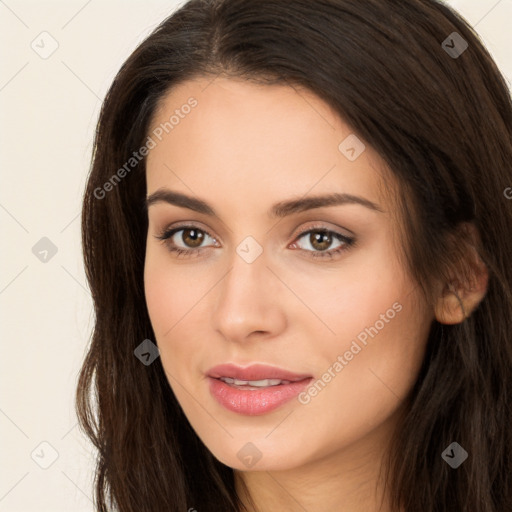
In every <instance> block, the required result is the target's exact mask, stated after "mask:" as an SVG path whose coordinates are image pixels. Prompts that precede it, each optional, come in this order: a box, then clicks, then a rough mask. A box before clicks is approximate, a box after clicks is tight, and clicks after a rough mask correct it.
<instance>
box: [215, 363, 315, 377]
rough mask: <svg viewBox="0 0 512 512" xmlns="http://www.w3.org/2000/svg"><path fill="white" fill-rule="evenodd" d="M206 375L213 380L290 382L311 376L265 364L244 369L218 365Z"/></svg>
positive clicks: (229, 365)
mask: <svg viewBox="0 0 512 512" xmlns="http://www.w3.org/2000/svg"><path fill="white" fill-rule="evenodd" d="M207 375H208V377H213V378H214V379H219V378H220V377H230V378H232V379H239V380H262V379H281V380H290V381H298V380H304V379H307V378H309V377H311V375H306V374H297V373H292V372H289V371H288V370H283V369H281V368H277V367H275V366H267V365H265V364H252V365H251V366H247V367H245V368H242V367H241V366H236V365H234V364H220V365H218V366H214V367H213V368H210V370H208V372H207Z"/></svg>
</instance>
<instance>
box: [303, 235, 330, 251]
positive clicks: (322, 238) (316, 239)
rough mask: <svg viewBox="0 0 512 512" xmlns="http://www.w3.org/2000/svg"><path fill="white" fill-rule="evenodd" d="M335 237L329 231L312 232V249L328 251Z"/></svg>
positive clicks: (310, 238) (310, 240) (310, 237)
mask: <svg viewBox="0 0 512 512" xmlns="http://www.w3.org/2000/svg"><path fill="white" fill-rule="evenodd" d="M332 241H333V237H332V236H331V235H330V234H329V233H328V232H327V231H312V232H311V233H310V235H309V243H310V244H311V247H313V248H314V249H316V250H318V251H326V250H327V249H329V247H330V245H331V244H332Z"/></svg>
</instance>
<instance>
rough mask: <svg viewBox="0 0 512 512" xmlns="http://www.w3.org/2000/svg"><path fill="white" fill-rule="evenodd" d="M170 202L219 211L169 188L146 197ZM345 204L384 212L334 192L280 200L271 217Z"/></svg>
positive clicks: (149, 201) (200, 210) (151, 202)
mask: <svg viewBox="0 0 512 512" xmlns="http://www.w3.org/2000/svg"><path fill="white" fill-rule="evenodd" d="M162 202H163V203H168V204H172V205H174V206H179V207H181V208H188V209H189V210H194V211H195V212H198V213H202V214H204V215H209V216H212V217H217V218H219V216H218V215H217V213H216V212H215V210H214V209H213V207H212V206H210V205H209V204H208V203H207V202H206V201H203V200H201V199H197V198H195V197H191V196H187V195H186V194H182V193H181V192H175V191H172V190H169V189H167V188H161V189H158V190H157V191H156V192H154V193H152V194H151V195H150V196H148V197H147V199H146V208H147V209H148V208H149V207H150V206H152V205H154V204H156V203H162ZM344 204H359V205H361V206H364V207H365V208H369V209H370V210H373V211H376V212H380V213H383V210H382V209H381V208H380V206H379V205H377V204H376V203H373V202H372V201H370V200H368V199H365V198H364V197H359V196H354V195H352V194H340V193H332V194H326V195H318V196H309V197H302V198H300V199H291V200H287V201H280V202H279V203H276V204H274V205H273V206H272V208H271V209H270V211H269V216H270V217H271V218H277V217H279V218H282V217H287V216H289V215H293V214H295V213H300V212H304V211H307V210H312V209H314V208H322V207H324V206H339V205H344Z"/></svg>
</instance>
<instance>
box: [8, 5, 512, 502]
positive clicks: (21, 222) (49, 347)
mask: <svg viewBox="0 0 512 512" xmlns="http://www.w3.org/2000/svg"><path fill="white" fill-rule="evenodd" d="M448 3H450V4H452V5H453V6H454V7H456V8H457V9H458V10H459V11H460V12H461V13H462V14H463V15H464V16H465V17H466V19H467V20H468V21H469V22H470V23H471V24H473V25H474V26H475V25H476V29H477V31H478V32H479V34H480V35H481V36H482V38H483V40H484V42H485V43H486V45H487V46H488V48H489V50H490V51H491V53H492V54H493V55H494V57H495V59H496V60H497V62H498V65H499V66H500V67H501V69H502V71H503V72H504V74H505V75H506V76H507V79H508V80H509V83H510V80H511V79H512V52H511V48H512V37H511V33H510V31H509V26H508V25H509V23H510V20H512V0H501V1H497V0H453V1H451V2H448ZM177 4H178V3H177V2H176V1H173V0H168V1H162V0H161V1H156V0H151V1H144V2H142V1H137V2H135V1H131V2H128V1H126V0H125V1H124V2H122V1H105V0H103V1H100V0H89V1H87V0H72V1H70V0H68V1H60V2H57V1H54V2H45V1H41V0H39V1H36V0H33V1H22V0H17V1H16V0H5V1H2V0H0V34H2V35H1V38H2V45H1V49H0V52H1V61H2V65H1V68H0V108H1V111H2V115H1V121H0V130H1V131H0V141H1V146H0V147H1V151H0V169H1V173H2V188H1V192H0V223H1V228H2V238H3V243H2V251H1V256H2V265H1V270H0V308H1V313H0V314H1V323H0V326H1V334H2V351H1V357H0V376H1V377H0V379H1V386H0V434H1V435H0V439H1V442H0V450H1V451H0V460H1V461H2V465H1V473H0V512H4V511H9V512H21V511H23V512H32V511H33V512H36V511H37V512H46V511H51V512H60V511H63V512H64V511H65V512H70V511H77V512H81V511H92V510H93V506H92V502H91V498H90V497H91V494H92V493H91V482H92V477H93V453H94V452H93V450H92V448H91V447H90V446H89V444H88V442H87V441H86V440H85V439H84V438H83V437H82V436H81V434H80V432H79V430H78V428H76V419H75V416H74V410H73V399H74V391H75V385H76V377H77V372H78V369H79V366H80V363H81V361H82V358H83V355H84V351H85V347H86V345H87V342H88V339H89V335H90V332H91V325H92V304H91V297H90V294H89V291H88V289H87V285H86V281H85V276H84V272H83V268H82V260H81V249H80V222H79V214H80V202H81V197H82V191H83V188H84V185H85V179H86V174H87V171H88V167H89V160H90V155H91V148H92V135H93V131H94V128H95V122H96V119H97V116H98V112H99V108H100V105H101V100H102V99H103V97H104V95H105V92H106V90H107V88H108V86H109V84H110V83H111V81H112V79H113V78H114V76H115V74H116V72H117V70H118V69H119V67H120V65H121V64H122V62H123V61H124V60H125V59H126V58H127V57H128V56H129V54H130V53H131V52H132V51H133V50H134V49H135V47H136V46H137V44H138V43H139V42H140V41H141V40H142V39H143V38H144V37H145V36H146V35H147V34H148V33H149V32H150V31H151V30H152V29H153V28H154V27H155V26H156V25H157V24H158V23H159V22H160V21H162V20H163V19H164V18H165V17H166V16H167V15H168V14H170V12H171V11H172V10H173V9H174V8H175V6H176V5H177ZM43 31H46V32H47V33H48V34H49V35H42V36H40V34H41V33H42V32H43ZM41 39H43V42H41ZM33 41H34V43H33ZM56 44H58V48H57V50H56V51H55V52H54V53H53V54H52V55H51V56H49V57H48V58H46V59H44V58H41V56H40V54H43V56H46V55H44V52H45V51H46V52H48V51H49V50H51V49H52V45H56ZM31 45H33V46H35V48H34V49H33V48H32V47H31ZM36 50H37V52H36ZM511 186H512V184H511ZM43 237H47V238H48V239H49V240H51V242H52V244H53V245H54V246H55V248H56V249H57V252H56V254H55V255H53V256H52V253H51V252H49V253H48V254H47V255H45V253H44V250H45V246H44V243H45V242H40V243H42V244H43V245H42V246H41V247H39V246H38V247H39V249H38V251H36V253H37V252H39V251H42V252H39V258H44V257H46V258H47V260H48V261H46V262H42V261H40V259H38V257H36V255H35V254H34V253H33V251H32V248H33V247H34V246H35V245H36V243H38V242H39V241H40V239H41V238H43ZM41 443H46V444H43V445H41ZM54 459H55V460H54ZM49 464H51V465H49ZM46 465H49V467H47V469H44V468H43V467H44V466H46ZM42 466H43V467H42Z"/></svg>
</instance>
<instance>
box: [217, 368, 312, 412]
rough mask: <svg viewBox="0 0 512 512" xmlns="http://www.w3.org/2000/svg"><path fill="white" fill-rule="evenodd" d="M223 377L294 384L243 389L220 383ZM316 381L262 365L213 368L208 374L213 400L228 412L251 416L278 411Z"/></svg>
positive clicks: (303, 375) (305, 376)
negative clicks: (272, 380)
mask: <svg viewBox="0 0 512 512" xmlns="http://www.w3.org/2000/svg"><path fill="white" fill-rule="evenodd" d="M220 377H230V378H234V379H239V380H246V381H247V380H263V379H280V380H286V381H290V382H289V383H288V384H279V385H277V386H268V387H266V388H261V389H243V388H236V387H233V386H230V385H229V384H227V383H225V382H223V381H222V380H220ZM312 379H313V377H312V376H311V375H305V374H297V373H293V372H290V371H288V370H284V369H282V368H277V367H274V366H267V365H261V364H255V365H251V366H248V367H246V368H242V367H240V366H236V365H233V364H223V365H219V366H215V367H213V368H211V369H210V370H209V372H208V381H209V387H210V393H211V395H212V396H213V398H215V400H217V402H218V403H219V404H220V405H222V406H223V407H224V408H226V409H227V410H229V411H231V412H235V413H238V414H243V415H247V416H257V415H262V414H267V413H269V412H271V411H274V410H275V409H277V408H279V407H281V406H282V405H284V404H285V403H287V402H289V401H290V400H292V399H293V398H294V397H295V396H297V395H298V394H299V393H301V391H303V390H304V389H305V388H306V387H307V386H308V385H309V383H310V382H311V380H312Z"/></svg>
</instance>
